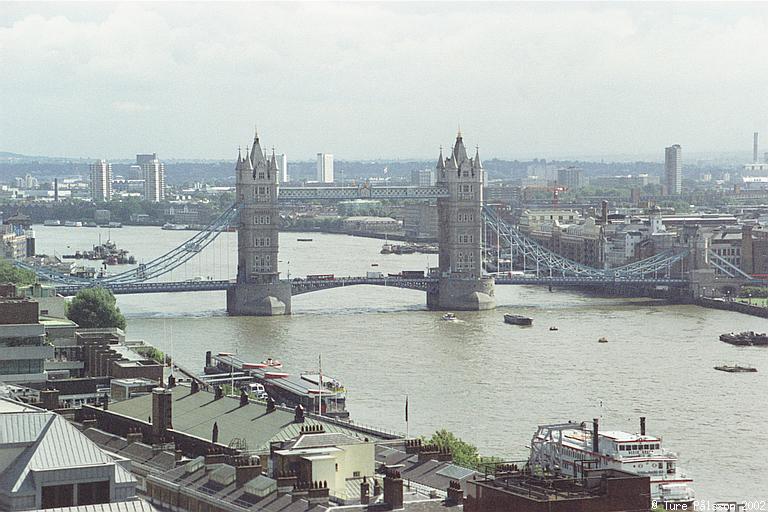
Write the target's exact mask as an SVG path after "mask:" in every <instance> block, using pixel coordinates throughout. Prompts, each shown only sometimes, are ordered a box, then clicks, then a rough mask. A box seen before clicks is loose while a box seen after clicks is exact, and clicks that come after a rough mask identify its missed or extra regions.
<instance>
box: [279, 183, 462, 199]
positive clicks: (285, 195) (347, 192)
mask: <svg viewBox="0 0 768 512" xmlns="http://www.w3.org/2000/svg"><path fill="white" fill-rule="evenodd" d="M449 196H450V194H449V193H448V189H447V188H444V187H438V186H431V187H417V186H402V187H398V186H389V185H371V184H369V183H363V184H361V185H359V186H353V187H280V188H279V189H278V196H277V199H278V201H307V200H317V199H329V200H337V199H342V200H343V199H437V198H439V197H449Z"/></svg>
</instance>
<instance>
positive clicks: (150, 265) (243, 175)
mask: <svg viewBox="0 0 768 512" xmlns="http://www.w3.org/2000/svg"><path fill="white" fill-rule="evenodd" d="M235 169H236V203H235V204H234V205H233V206H232V207H230V208H229V209H227V210H226V211H225V212H224V213H223V214H222V215H221V216H220V217H219V218H217V219H216V220H214V221H213V222H212V223H211V224H210V225H209V226H207V227H206V228H205V229H203V230H201V231H200V232H199V233H197V234H195V235H194V236H192V237H191V238H190V239H189V240H187V241H186V242H184V243H183V244H181V245H179V246H178V247H175V248H174V249H172V250H171V251H168V252H166V253H165V254H163V255H161V256H158V257H157V258H154V259H153V260H150V261H148V262H146V263H142V264H141V265H139V266H138V267H137V268H135V269H131V270H127V271H124V272H121V273H118V274H115V275H112V276H107V277H104V278H101V279H86V278H79V277H74V276H71V275H65V274H60V273H57V272H54V271H51V270H48V269H45V268H39V267H32V266H29V265H27V264H25V263H23V262H21V261H17V262H16V264H17V265H18V266H20V267H23V268H27V269H29V270H32V271H34V272H35V273H36V274H37V275H38V276H40V277H42V278H45V279H48V280H51V281H53V282H54V283H56V289H57V291H58V292H59V293H61V294H63V295H74V294H75V293H77V291H78V290H80V289H83V288H87V287H93V286H101V287H105V288H108V289H110V290H112V291H113V293H115V294H127V293H167V292H190V291H215V290H222V291H223V290H226V293H227V311H228V312H229V313H230V314H232V315H284V314H290V312H291V297H292V296H294V295H300V294H304V293H310V292H314V291H319V290H325V289H329V288H338V287H344V286H354V285H376V286H390V287H398V288H407V289H414V290H421V291H424V292H426V295H427V301H426V302H427V306H428V307H429V308H431V309H437V310H483V309H492V308H494V307H495V306H496V302H495V286H496V285H497V284H499V285H501V284H530V285H534V284H536V285H547V286H558V287H561V286H578V287H585V286H603V287H606V286H617V287H619V286H620V287H622V288H644V289H647V288H648V287H653V286H663V287H667V288H671V289H687V290H688V291H689V292H691V293H696V290H697V289H701V288H703V285H702V283H704V284H705V285H706V287H707V288H709V289H710V290H711V289H713V288H714V287H715V286H717V285H719V286H724V285H726V284H727V285H728V286H731V285H733V286H739V285H741V284H767V283H765V282H761V281H757V280H755V279H753V278H752V277H751V276H748V275H746V274H744V273H743V272H741V271H740V270H739V269H738V268H737V267H735V266H733V265H732V264H731V263H729V262H728V261H727V260H725V259H724V258H722V257H720V256H718V255H717V254H715V253H714V252H712V251H709V250H708V248H707V247H706V244H702V243H701V240H699V239H697V238H696V237H695V236H690V237H686V243H687V245H686V246H684V247H680V248H677V249H674V250H668V251H665V252H662V253H659V254H656V255H654V256H652V257H650V258H647V259H645V260H641V261H637V262H634V263H631V264H628V265H624V266H622V267H617V268H611V269H598V268H593V267H590V266H587V265H583V264H580V263H577V262H575V261H572V260H569V259H567V258H565V257H563V256H560V255H558V254H556V253H554V252H552V251H550V250H548V249H546V248H544V247H543V246H541V245H540V244H539V243H538V242H537V241H535V240H533V239H530V238H528V237H527V236H526V235H525V234H523V233H522V232H520V231H519V230H518V229H517V228H516V227H515V226H511V225H509V224H507V223H506V222H505V221H504V220H503V219H501V218H500V217H499V216H498V215H497V214H496V212H495V211H494V210H493V208H490V207H488V206H483V181H484V176H483V174H484V170H483V165H482V161H481V159H480V155H479V151H478V150H476V151H475V154H474V156H473V157H469V156H468V154H467V151H466V148H465V146H464V141H463V138H462V135H461V133H459V134H458V135H457V137H456V141H455V143H454V145H453V147H452V148H451V149H450V151H449V153H448V155H444V154H443V151H442V149H441V150H440V154H439V156H438V159H437V163H436V166H435V170H436V173H437V182H436V184H435V185H434V186H431V187H414V186H389V185H383V186H382V185H372V184H370V183H362V184H359V185H355V186H343V187H333V186H332V187H322V186H315V187H287V186H280V185H279V184H278V175H279V171H280V169H279V167H278V163H277V159H276V156H275V154H274V150H273V152H272V155H271V156H267V155H265V153H264V151H263V150H262V147H261V142H260V139H259V136H258V134H257V135H256V136H255V137H254V141H253V144H252V146H251V147H250V148H248V149H247V150H246V151H245V154H243V153H242V152H241V151H239V152H238V156H237V161H236V165H235ZM357 198H374V199H414V200H436V202H437V208H438V222H439V256H438V261H439V265H438V269H437V271H436V272H435V273H434V274H430V275H427V276H424V277H422V278H411V279H408V278H403V277H386V278H383V277H382V278H367V277H354V276H352V277H343V278H341V277H336V278H334V279H330V280H315V279H293V280H286V279H280V276H279V272H278V257H279V245H278V221H279V204H280V203H281V202H295V201H306V200H344V199H357ZM235 222H236V223H237V232H238V235H237V238H238V245H237V247H238V250H237V273H236V278H235V280H233V281H231V280H207V281H192V282H189V281H185V282H169V281H162V280H161V279H162V278H163V276H165V275H166V274H168V273H169V272H171V271H173V270H174V269H176V268H179V267H180V266H181V265H183V264H185V263H186V262H188V261H189V260H191V259H192V258H194V257H195V256H197V255H198V254H200V253H201V252H202V251H204V250H205V248H206V247H208V246H209V245H210V244H211V243H212V242H213V241H214V240H215V239H216V238H217V237H218V236H219V235H220V234H221V233H222V232H223V231H225V230H226V229H227V228H228V227H229V226H230V225H231V224H232V223H235ZM484 235H485V237H484ZM491 245H495V248H496V250H497V251H499V253H500V254H501V253H502V251H503V255H504V257H505V258H508V259H510V260H513V261H515V262H518V263H521V264H522V267H523V270H525V271H526V272H525V273H524V274H523V275H514V276H513V275H508V276H499V277H496V278H494V277H493V276H489V275H487V274H484V272H483V256H484V250H483V249H484V248H487V247H489V246H491ZM708 268H710V269H711V268H716V269H718V271H719V272H720V274H721V275H723V276H726V279H725V281H722V280H721V282H720V283H719V284H712V283H710V282H705V281H702V277H701V276H702V275H709V276H711V272H710V274H707V273H706V269H708ZM705 280H706V279H705Z"/></svg>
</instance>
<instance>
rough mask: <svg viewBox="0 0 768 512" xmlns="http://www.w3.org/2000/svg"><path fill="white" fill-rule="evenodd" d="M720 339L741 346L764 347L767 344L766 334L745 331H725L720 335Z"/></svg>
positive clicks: (767, 337) (767, 335)
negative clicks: (725, 332)
mask: <svg viewBox="0 0 768 512" xmlns="http://www.w3.org/2000/svg"><path fill="white" fill-rule="evenodd" d="M720 341H724V342H726V343H730V344H731V345H738V346H741V347H765V346H768V334H766V333H764V332H763V333H756V332H754V331H745V332H740V333H733V332H731V333H727V334H721V335H720Z"/></svg>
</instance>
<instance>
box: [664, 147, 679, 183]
mask: <svg viewBox="0 0 768 512" xmlns="http://www.w3.org/2000/svg"><path fill="white" fill-rule="evenodd" d="M682 153H683V152H682V148H681V147H680V144H674V145H672V146H670V147H668V148H665V149H664V174H665V176H666V185H667V194H669V195H680V194H681V193H682V192H683V154H682Z"/></svg>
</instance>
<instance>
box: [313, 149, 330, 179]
mask: <svg viewBox="0 0 768 512" xmlns="http://www.w3.org/2000/svg"><path fill="white" fill-rule="evenodd" d="M317 181H319V182H320V183H333V155H331V154H329V153H318V154H317Z"/></svg>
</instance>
